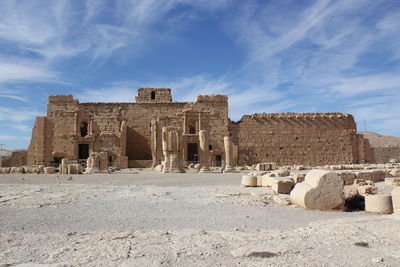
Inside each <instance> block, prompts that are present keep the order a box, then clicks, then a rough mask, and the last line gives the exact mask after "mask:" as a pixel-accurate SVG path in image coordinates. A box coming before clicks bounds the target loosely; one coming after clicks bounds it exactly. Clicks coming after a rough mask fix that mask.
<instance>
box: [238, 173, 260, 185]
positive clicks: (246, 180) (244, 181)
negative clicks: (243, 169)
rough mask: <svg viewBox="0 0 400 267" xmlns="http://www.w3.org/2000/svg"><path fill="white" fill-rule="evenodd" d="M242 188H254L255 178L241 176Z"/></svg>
mask: <svg viewBox="0 0 400 267" xmlns="http://www.w3.org/2000/svg"><path fill="white" fill-rule="evenodd" d="M242 186H245V187H256V186H257V176H253V175H243V176H242Z"/></svg>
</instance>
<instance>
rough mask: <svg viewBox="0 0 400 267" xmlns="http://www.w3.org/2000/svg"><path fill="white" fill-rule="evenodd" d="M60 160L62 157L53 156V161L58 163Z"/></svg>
mask: <svg viewBox="0 0 400 267" xmlns="http://www.w3.org/2000/svg"><path fill="white" fill-rule="evenodd" d="M61 160H62V158H60V157H54V159H53V163H55V164H60V163H61Z"/></svg>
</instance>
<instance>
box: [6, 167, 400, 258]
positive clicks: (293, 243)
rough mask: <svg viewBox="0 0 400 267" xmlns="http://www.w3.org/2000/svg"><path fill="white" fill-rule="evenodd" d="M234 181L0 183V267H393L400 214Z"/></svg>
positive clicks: (148, 177) (132, 176)
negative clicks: (302, 202)
mask: <svg viewBox="0 0 400 267" xmlns="http://www.w3.org/2000/svg"><path fill="white" fill-rule="evenodd" d="M241 176H242V174H240V173H231V174H222V173H211V174H200V173H194V172H193V173H185V174H161V173H157V172H153V171H150V170H139V169H131V170H125V171H117V172H115V173H112V174H92V175H62V174H53V175H36V174H18V175H15V174H4V175H0V215H1V216H0V230H1V231H0V266H293V265H297V266H399V265H400V216H399V215H396V214H393V215H376V214H368V213H366V212H343V211H328V212H322V211H311V210H304V209H299V208H296V207H293V206H290V205H280V204H278V203H276V201H274V200H276V198H279V197H280V196H279V195H278V196H277V195H275V196H274V195H273V193H272V191H271V190H269V189H268V188H264V187H257V188H243V187H241V186H240V181H241ZM274 198H275V199H274ZM283 200H284V199H283ZM278 202H279V201H278Z"/></svg>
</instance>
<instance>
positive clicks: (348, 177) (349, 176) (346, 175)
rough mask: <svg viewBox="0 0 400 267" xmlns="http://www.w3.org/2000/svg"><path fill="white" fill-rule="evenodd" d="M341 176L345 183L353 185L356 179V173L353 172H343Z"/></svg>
mask: <svg viewBox="0 0 400 267" xmlns="http://www.w3.org/2000/svg"><path fill="white" fill-rule="evenodd" d="M340 177H341V178H342V180H343V182H344V184H345V185H351V184H353V183H354V180H355V179H356V175H355V174H354V173H352V172H341V173H340Z"/></svg>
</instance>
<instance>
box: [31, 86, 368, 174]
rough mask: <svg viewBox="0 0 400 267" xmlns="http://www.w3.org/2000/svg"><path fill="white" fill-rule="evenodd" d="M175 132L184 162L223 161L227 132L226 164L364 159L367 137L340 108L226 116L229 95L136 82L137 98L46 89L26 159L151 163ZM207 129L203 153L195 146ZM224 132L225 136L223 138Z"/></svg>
mask: <svg viewBox="0 0 400 267" xmlns="http://www.w3.org/2000/svg"><path fill="white" fill-rule="evenodd" d="M170 126H174V127H177V128H179V131H180V132H181V134H182V136H181V139H182V140H181V141H180V142H181V144H182V149H181V150H180V151H181V152H180V153H181V155H180V156H181V158H182V159H183V161H184V162H185V163H186V164H189V163H196V164H197V163H202V164H203V165H204V164H205V162H204V161H202V160H203V159H202V158H201V157H202V155H203V157H204V155H205V156H206V157H207V158H209V160H208V161H209V166H221V165H222V164H224V163H225V148H224V137H230V139H231V141H232V142H231V143H232V144H231V146H230V147H232V149H231V150H232V151H233V152H232V155H230V158H229V159H228V160H229V161H230V162H229V163H230V165H232V167H234V166H236V165H238V164H239V165H252V164H257V163H260V162H274V163H277V164H279V165H293V164H304V165H323V164H345V163H358V162H365V161H366V158H367V156H366V153H365V150H366V148H365V142H364V139H363V137H362V136H361V137H360V136H357V134H356V124H355V122H354V119H353V117H352V116H351V115H349V114H342V113H279V114H254V115H251V116H249V115H246V116H243V117H242V119H241V121H239V122H231V121H230V120H229V118H228V97H227V96H224V95H199V96H197V99H196V101H195V102H173V101H172V95H171V90H170V89H166V88H161V89H155V88H139V89H138V90H137V96H136V102H135V103H133V102H127V103H80V102H79V101H78V100H77V99H74V98H73V96H72V95H51V96H49V98H48V105H47V114H46V116H43V117H37V118H36V121H35V125H34V127H33V129H32V138H31V143H30V145H29V149H28V164H29V165H51V164H59V163H61V159H62V158H68V159H70V160H78V161H86V159H87V158H88V157H89V155H90V154H91V153H92V152H102V151H103V152H106V153H107V155H108V159H107V160H108V164H109V165H114V166H116V167H120V168H126V167H137V166H136V165H138V164H139V165H140V167H151V166H153V167H155V166H157V165H160V164H161V163H162V161H163V160H164V155H163V147H162V129H163V128H164V127H170ZM201 130H205V131H207V142H208V150H209V153H205V151H204V147H203V143H202V146H201V147H200V141H201V138H204V136H202V135H199V133H203V132H201ZM225 139H226V138H225Z"/></svg>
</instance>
